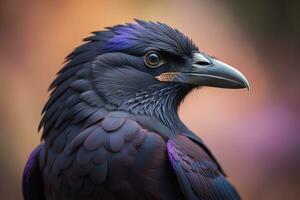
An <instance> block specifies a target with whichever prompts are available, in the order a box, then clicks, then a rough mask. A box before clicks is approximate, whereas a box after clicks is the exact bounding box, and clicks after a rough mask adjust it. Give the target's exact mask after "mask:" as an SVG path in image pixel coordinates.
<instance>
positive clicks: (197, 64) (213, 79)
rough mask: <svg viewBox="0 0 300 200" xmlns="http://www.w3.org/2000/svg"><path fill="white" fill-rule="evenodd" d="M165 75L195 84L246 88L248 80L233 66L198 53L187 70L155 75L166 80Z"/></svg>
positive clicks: (177, 80)
mask: <svg viewBox="0 0 300 200" xmlns="http://www.w3.org/2000/svg"><path fill="white" fill-rule="evenodd" d="M167 76H169V80H168V82H169V81H171V80H170V78H172V82H182V83H187V84H192V85H196V86H211V87H220V88H233V89H238V88H247V89H248V90H249V88H250V86H249V82H248V81H247V79H246V78H245V76H244V75H243V74H242V73H241V72H239V71H238V70H236V69H235V68H233V67H231V66H230V65H227V64H225V63H223V62H221V61H219V60H217V59H212V58H206V57H205V56H204V55H202V54H200V53H195V54H194V59H193V64H192V67H191V68H190V69H189V70H188V71H182V72H167V73H163V74H161V75H159V76H158V77H156V78H157V79H158V80H160V79H159V78H161V79H162V80H161V81H166V80H167Z"/></svg>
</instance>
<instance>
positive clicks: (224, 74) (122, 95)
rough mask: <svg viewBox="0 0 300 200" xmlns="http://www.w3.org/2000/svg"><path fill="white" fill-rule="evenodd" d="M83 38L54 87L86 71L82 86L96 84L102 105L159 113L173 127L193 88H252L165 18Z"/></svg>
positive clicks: (237, 72)
mask: <svg viewBox="0 0 300 200" xmlns="http://www.w3.org/2000/svg"><path fill="white" fill-rule="evenodd" d="M85 40H86V41H87V43H85V44H83V45H82V46H80V47H78V48H77V49H75V51H74V52H72V53H71V54H70V55H69V56H68V63H67V64H66V66H65V67H64V68H63V69H62V70H61V71H60V72H59V75H58V77H57V78H56V80H55V81H54V82H53V84H52V85H51V88H55V90H59V88H60V87H65V88H67V87H68V86H65V85H66V84H67V83H64V84H62V83H63V82H66V81H68V80H69V79H70V77H71V78H72V77H74V79H73V80H72V81H69V83H68V84H70V85H71V86H72V84H73V82H74V81H76V80H77V79H81V78H78V77H84V79H87V80H88V82H89V84H90V85H91V87H88V86H86V89H85V88H84V87H85V86H83V85H84V83H83V82H82V83H81V84H79V85H81V86H78V87H81V89H83V90H86V91H88V90H89V91H90V90H93V92H95V93H96V95H97V96H98V99H101V103H100V101H99V102H96V100H95V99H96V98H94V104H95V105H98V106H99V107H101V106H103V105H104V106H105V107H106V109H111V110H122V111H126V112H129V113H132V114H139V115H146V116H150V117H155V118H157V119H159V120H160V121H162V123H164V124H165V125H166V126H168V127H172V125H173V127H174V124H180V120H179V118H178V115H177V109H178V106H179V104H180V102H181V101H182V100H183V99H184V97H185V96H186V95H187V94H188V93H189V92H190V91H191V90H192V89H194V88H199V87H203V86H212V87H221V88H249V84H248V81H247V79H246V78H245V77H244V75H243V74H242V73H240V72H239V71H238V70H236V69H234V68H233V67H231V66H229V65H227V64H225V63H223V62H221V61H219V60H217V59H216V58H214V57H212V56H209V55H208V54H205V53H202V52H200V51H199V49H198V47H197V46H196V45H195V44H194V43H193V42H192V40H190V39H189V38H187V37H186V36H185V35H183V34H182V33H181V32H179V31H178V30H177V29H173V28H171V27H170V26H168V25H166V24H163V23H159V22H156V23H154V22H145V21H141V20H136V23H132V24H125V25H117V26H113V27H109V28H107V29H106V30H104V31H99V32H94V35H93V36H91V37H89V38H86V39H85ZM72 69H73V71H72ZM74 74H76V77H75V75H74ZM55 90H54V93H53V95H54V96H55ZM53 95H52V96H53ZM56 96H57V95H56ZM49 101H50V104H51V98H50V100H49ZM48 107H49V106H48ZM46 110H47V105H46Z"/></svg>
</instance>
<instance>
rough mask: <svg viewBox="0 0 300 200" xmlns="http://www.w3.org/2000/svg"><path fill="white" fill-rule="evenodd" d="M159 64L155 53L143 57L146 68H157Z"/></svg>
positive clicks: (158, 57) (159, 60)
mask: <svg viewBox="0 0 300 200" xmlns="http://www.w3.org/2000/svg"><path fill="white" fill-rule="evenodd" d="M160 62H161V59H160V56H159V54H158V53H156V52H150V53H148V54H147V55H146V56H145V63H146V65H147V66H148V67H152V68H153V67H157V66H159V64H160Z"/></svg>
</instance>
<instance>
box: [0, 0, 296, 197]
mask: <svg viewBox="0 0 300 200" xmlns="http://www.w3.org/2000/svg"><path fill="white" fill-rule="evenodd" d="M241 2H243V1H237V0H223V1H205V0H202V1H196V0H193V1H177V0H176V1H171V0H163V1H138V0H130V1H104V0H103V1H99V0H98V1H96V0H93V1H57V0H43V1H37V0H36V1H34V0H27V1H17V0H11V1H8V0H7V1H1V2H0V40H1V43H0V44H1V45H0V91H1V93H0V113H1V115H0V128H1V129H0V130H1V134H0V145H1V151H0V161H1V170H0V194H1V199H21V198H22V195H21V176H22V170H23V167H24V164H25V162H26V159H27V157H28V155H29V153H30V152H31V151H32V149H33V148H34V147H35V146H36V145H37V144H38V143H39V140H40V134H38V133H37V125H38V123H39V120H40V111H41V109H42V107H43V105H44V103H45V102H46V100H47V98H48V93H47V88H48V85H49V84H50V82H51V80H53V78H54V77H55V73H56V72H57V71H58V70H59V69H60V68H61V66H62V63H63V60H64V57H65V56H66V55H67V54H68V53H70V51H72V49H74V48H75V47H76V46H77V45H79V44H81V40H82V38H84V37H86V36H88V35H89V34H90V32H91V31H95V30H100V29H103V27H106V26H111V25H114V24H118V23H124V22H132V21H133V18H138V19H144V20H153V21H161V22H165V23H167V24H169V25H171V26H173V27H176V28H178V29H179V30H181V31H182V32H183V33H185V34H186V35H188V36H189V37H190V38H192V39H193V40H194V42H195V43H196V44H197V45H198V46H199V48H200V50H201V51H204V52H207V53H209V54H211V55H214V56H216V57H218V58H219V59H220V60H222V61H224V62H226V63H229V64H231V65H233V66H235V67H236V68H237V69H239V70H240V71H242V72H243V73H244V74H245V75H246V77H247V78H248V80H249V82H250V84H251V91H250V92H247V90H222V89H216V88H203V89H200V90H197V91H194V92H193V93H192V94H190V95H189V96H188V97H187V98H186V100H185V101H184V103H183V105H182V106H181V108H180V116H181V118H182V120H183V121H184V122H185V123H186V124H187V125H188V126H189V127H190V128H191V129H192V130H193V131H194V132H196V133H197V134H198V135H199V136H200V137H201V138H202V139H203V140H204V141H205V142H206V143H207V145H208V146H209V147H210V149H211V150H212V152H213V153H214V154H215V155H216V157H217V158H218V160H219V161H220V163H221V164H222V166H223V168H224V169H225V171H226V173H227V174H228V176H229V177H230V179H231V180H232V182H233V183H234V185H235V186H236V187H237V188H238V190H239V192H240V193H241V196H242V197H243V198H244V199H246V200H247V199H249V200H250V199H272V200H277V199H278V200H279V199H280V200H281V199H297V197H299V196H300V190H299V188H300V172H299V171H300V170H299V165H300V159H299V150H300V148H299V147H300V135H299V128H300V125H299V119H300V118H299V115H300V114H299V111H300V109H299V108H300V107H299V103H298V102H299V100H300V94H299V85H300V84H299V72H300V70H299V69H300V68H299V57H298V58H297V56H299V52H300V51H299V49H300V48H299V47H300V45H299V35H300V31H299V27H300V25H299V18H300V17H299V13H300V12H299V11H300V9H299V8H300V6H299V3H297V2H296V1H295V2H294V3H293V2H292V1H291V2H290V3H289V4H287V3H284V2H282V1H279V2H278V4H276V3H275V2H273V1H269V0H263V1H253V2H252V1H251V2H252V3H251V2H247V1H244V3H241Z"/></svg>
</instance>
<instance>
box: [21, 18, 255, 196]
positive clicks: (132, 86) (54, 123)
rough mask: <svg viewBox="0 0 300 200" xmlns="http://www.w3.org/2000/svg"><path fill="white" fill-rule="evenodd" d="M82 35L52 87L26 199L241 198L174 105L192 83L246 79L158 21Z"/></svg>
mask: <svg viewBox="0 0 300 200" xmlns="http://www.w3.org/2000/svg"><path fill="white" fill-rule="evenodd" d="M85 41H86V43H85V44H83V45H82V46H79V47H78V48H76V49H75V50H74V51H73V52H72V53H71V54H70V55H69V56H68V57H67V62H66V64H65V66H64V67H63V68H62V69H61V70H60V71H59V72H58V75H57V77H56V79H55V80H54V81H53V83H52V84H51V85H50V88H49V90H52V92H51V95H50V98H49V100H48V102H47V103H46V105H45V107H44V109H43V118H42V120H41V123H40V127H39V128H43V134H42V141H43V142H42V143H41V144H40V145H39V146H38V147H37V148H36V149H35V150H34V151H33V152H32V153H31V155H30V157H29V159H28V161H27V164H26V166H25V170H24V174H23V194H24V198H25V199H26V200H37V199H38V200H43V199H47V200H59V199H78V200H79V199H93V200H96V199H105V200H110V199H112V200H113V199H201V200H212V199H221V200H225V199H240V197H239V195H238V193H237V192H236V190H235V189H234V187H233V186H232V185H231V183H230V182H229V181H228V180H227V178H226V176H225V174H224V172H223V170H222V169H221V167H220V165H219V164H218V162H217V161H216V159H215V158H214V157H213V155H212V154H211V153H210V151H209V150H208V148H207V147H206V146H205V145H204V143H203V142H202V140H201V139H199V138H198V137H197V136H196V135H195V134H194V133H193V132H191V131H190V130H189V129H188V128H187V127H186V126H185V125H184V124H183V123H182V121H181V120H180V119H179V117H178V114H177V110H178V107H179V105H180V103H181V101H182V100H183V99H184V97H185V96H186V95H187V94H188V93H189V92H190V91H191V90H192V89H194V88H198V87H202V86H213V87H222V88H245V87H247V88H248V87H249V84H248V82H247V80H246V78H245V77H244V76H243V75H242V74H241V73H240V72H239V71H237V70H236V69H234V68H232V67H231V66H229V65H227V64H225V63H223V62H221V61H219V60H217V59H216V58H213V57H211V56H209V55H207V54H205V53H202V52H200V51H199V49H198V48H197V47H196V45H195V44H194V43H193V42H192V41H191V40H190V39H189V38H187V37H186V36H184V35H183V34H182V33H181V32H179V31H178V30H177V29H173V28H171V27H169V26H168V25H166V24H163V23H159V22H145V21H141V20H136V23H131V24H125V25H116V26H113V27H109V28H106V30H103V31H97V32H93V35H92V36H91V37H88V38H86V39H85Z"/></svg>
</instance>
